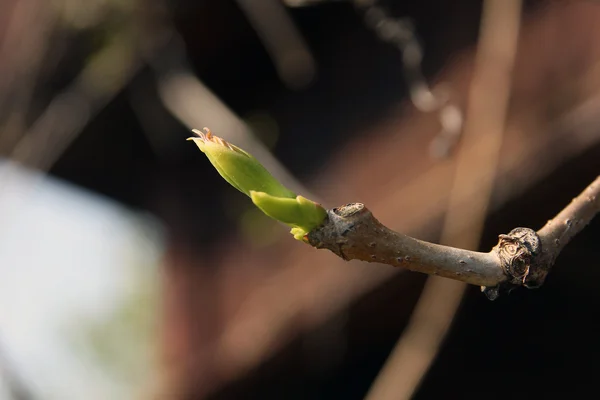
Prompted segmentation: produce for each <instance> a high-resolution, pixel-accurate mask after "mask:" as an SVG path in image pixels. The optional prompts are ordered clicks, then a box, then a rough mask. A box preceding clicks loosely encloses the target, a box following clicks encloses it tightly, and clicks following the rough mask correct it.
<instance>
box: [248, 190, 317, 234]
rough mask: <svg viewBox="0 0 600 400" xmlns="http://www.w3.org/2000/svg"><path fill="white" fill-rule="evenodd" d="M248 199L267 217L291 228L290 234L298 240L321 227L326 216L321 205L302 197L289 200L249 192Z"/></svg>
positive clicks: (262, 193)
mask: <svg viewBox="0 0 600 400" xmlns="http://www.w3.org/2000/svg"><path fill="white" fill-rule="evenodd" d="M250 197H251V198H252V202H253V203H254V204H255V205H256V206H257V207H258V208H260V210H261V211H262V212H264V213H265V214H267V215H268V216H269V217H271V218H274V219H276V220H278V221H281V222H283V223H285V224H288V225H289V226H291V227H292V231H291V232H292V234H293V235H294V238H296V239H298V240H304V236H305V235H306V234H307V233H308V232H310V231H312V230H313V229H315V228H316V227H318V226H319V225H321V223H322V222H323V220H324V219H325V217H326V216H327V212H326V211H325V209H324V208H323V207H321V205H319V204H317V203H315V202H314V201H312V200H309V199H307V198H306V197H302V196H296V198H293V199H290V198H285V197H275V196H271V195H270V194H268V193H264V192H255V191H251V192H250Z"/></svg>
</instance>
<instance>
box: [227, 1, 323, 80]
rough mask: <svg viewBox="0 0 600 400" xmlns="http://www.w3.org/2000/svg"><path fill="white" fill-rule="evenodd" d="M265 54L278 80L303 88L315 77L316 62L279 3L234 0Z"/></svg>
mask: <svg viewBox="0 0 600 400" xmlns="http://www.w3.org/2000/svg"><path fill="white" fill-rule="evenodd" d="M237 3H238V5H239V6H240V8H241V9H242V11H243V12H244V14H246V18H248V21H250V23H251V24H252V27H253V28H254V30H255V31H256V34H257V35H258V36H259V37H260V39H261V42H262V44H263V45H264V46H265V49H266V51H267V52H268V53H269V55H270V57H271V59H272V60H273V63H274V64H275V68H276V70H277V74H278V75H279V78H280V79H281V80H282V81H283V83H285V84H286V85H287V86H288V87H289V88H291V89H303V88H305V87H306V86H307V85H309V84H310V83H311V82H312V81H313V79H314V78H315V75H316V69H317V66H316V61H315V59H314V57H313V55H312V54H311V52H310V50H309V48H308V46H307V45H306V42H305V40H304V38H303V37H302V35H301V34H300V32H299V31H298V29H297V28H296V25H295V24H294V21H292V19H291V18H290V16H289V14H288V12H287V10H286V9H285V7H284V6H283V5H282V4H281V2H280V0H261V1H255V0H237Z"/></svg>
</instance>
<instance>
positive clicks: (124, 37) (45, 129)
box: [11, 34, 142, 169]
mask: <svg viewBox="0 0 600 400" xmlns="http://www.w3.org/2000/svg"><path fill="white" fill-rule="evenodd" d="M135 54H136V51H135V46H134V40H133V38H132V37H131V35H128V34H115V36H114V39H113V41H112V43H111V44H109V45H108V46H107V47H106V48H104V49H103V50H101V51H100V53H98V54H97V55H96V56H95V57H94V58H92V60H91V61H90V62H89V64H88V65H87V66H86V67H85V68H84V69H83V70H82V71H81V73H80V74H79V76H78V77H77V78H76V80H75V82H74V83H73V84H72V85H71V86H70V87H68V88H67V89H65V90H64V91H63V92H62V93H60V94H58V95H57V96H55V97H54V99H53V100H52V101H51V102H50V104H49V105H48V107H47V108H46V109H45V110H44V112H43V113H42V115H41V116H40V117H39V118H38V119H37V120H36V121H35V122H34V123H33V125H32V127H31V129H29V131H28V132H26V133H25V135H24V136H23V137H22V138H21V139H20V140H19V142H18V143H17V144H16V146H15V148H14V150H13V152H12V154H11V158H12V159H13V160H15V161H19V162H21V163H23V164H27V165H30V166H33V167H36V168H39V169H47V168H49V167H50V166H51V165H52V164H53V163H54V162H55V161H56V159H57V158H58V157H59V156H60V154H62V152H63V151H64V150H65V149H66V148H67V147H68V146H69V145H70V144H71V142H72V141H73V140H74V139H75V138H76V136H77V134H78V133H79V132H80V131H81V130H82V129H83V127H84V126H85V125H86V124H87V123H88V121H89V120H90V119H91V118H92V117H93V116H94V115H95V114H97V113H98V112H99V111H100V110H101V109H102V108H103V107H104V106H105V105H106V104H108V102H109V101H110V100H112V98H113V97H114V96H115V95H116V94H117V93H119V91H121V90H122V89H123V88H124V87H125V85H126V84H127V83H128V82H129V80H130V79H131V77H132V76H133V75H134V73H135V72H136V71H137V70H138V69H139V68H140V67H141V65H142V63H141V60H140V58H139V57H136V55H135Z"/></svg>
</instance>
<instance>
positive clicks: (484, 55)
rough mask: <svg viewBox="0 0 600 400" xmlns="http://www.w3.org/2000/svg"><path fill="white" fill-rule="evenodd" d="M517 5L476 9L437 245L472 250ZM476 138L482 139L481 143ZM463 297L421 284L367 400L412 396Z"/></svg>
mask: <svg viewBox="0 0 600 400" xmlns="http://www.w3.org/2000/svg"><path fill="white" fill-rule="evenodd" d="M521 6H522V5H521V1H520V0H510V1H506V0H487V1H486V2H484V6H483V10H482V20H481V28H480V39H479V44H478V49H477V54H476V61H475V71H474V74H473V78H472V79H473V80H472V83H471V87H470V93H469V105H468V111H467V116H468V117H467V121H466V125H465V128H464V132H463V138H462V146H461V148H460V150H459V153H458V155H457V165H456V170H455V175H454V177H455V180H454V184H453V188H452V191H451V194H450V200H449V204H448V211H447V214H446V220H445V223H444V228H443V230H442V238H441V242H442V243H443V244H448V245H452V246H454V247H460V248H467V249H468V248H473V249H475V248H477V246H478V244H479V240H480V236H481V232H482V230H483V223H484V220H485V217H486V213H487V209H488V205H489V199H490V197H491V192H492V188H493V183H494V176H495V173H496V168H497V163H498V161H497V160H498V157H499V154H500V148H501V143H502V136H503V133H504V129H505V128H504V124H505V119H506V113H507V108H508V101H509V97H510V85H511V75H512V69H513V64H514V59H515V54H516V48H517V39H518V32H519V24H520V14H521ZM478 136H481V137H485V138H486V139H487V140H485V141H484V142H481V141H479V140H478V139H479V138H478ZM474 146H477V147H475V148H474ZM471 185H477V186H478V190H479V192H478V193H479V194H478V196H475V197H471V198H469V199H468V201H466V202H465V201H462V199H461V196H462V193H463V192H464V191H465V188H466V187H468V186H471ZM464 290H465V285H464V284H459V283H456V282H453V281H448V280H442V278H436V277H431V278H429V279H428V282H427V284H426V286H425V288H424V290H423V294H422V295H421V296H422V297H421V299H420V300H419V303H418V304H417V306H416V308H415V311H414V312H413V316H412V317H411V320H410V322H409V326H408V327H407V328H406V331H405V333H404V335H403V336H402V337H401V338H400V340H399V342H398V344H397V345H396V347H395V348H394V350H393V351H392V354H391V355H390V358H389V359H388V361H386V365H384V367H383V369H382V371H381V373H380V375H379V376H378V377H377V378H376V380H375V382H374V383H373V386H372V387H371V389H370V391H369V394H368V395H367V399H370V400H384V399H391V398H393V399H405V398H410V397H411V396H412V394H413V393H414V392H415V390H416V389H417V388H418V386H419V384H420V382H421V381H422V379H423V377H424V376H425V374H426V373H427V370H428V369H429V366H430V365H431V362H432V361H433V359H434V358H435V356H436V354H437V351H438V349H439V347H440V345H441V343H442V341H443V339H444V337H445V336H446V333H447V331H448V329H449V328H450V324H451V323H452V320H453V319H454V315H455V313H456V310H457V309H458V306H459V305H460V302H461V299H462V296H463V293H464Z"/></svg>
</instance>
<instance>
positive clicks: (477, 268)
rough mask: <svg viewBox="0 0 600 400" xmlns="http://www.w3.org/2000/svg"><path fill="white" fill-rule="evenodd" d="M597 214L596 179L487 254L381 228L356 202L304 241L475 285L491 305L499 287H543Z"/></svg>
mask: <svg viewBox="0 0 600 400" xmlns="http://www.w3.org/2000/svg"><path fill="white" fill-rule="evenodd" d="M599 212H600V176H598V178H596V180H594V182H592V183H591V184H590V185H589V186H588V187H587V188H586V189H585V190H584V191H583V192H582V193H581V194H580V195H579V196H577V197H576V198H574V199H573V201H572V202H571V204H569V205H568V206H567V207H565V208H564V209H563V210H562V211H561V212H560V213H559V214H558V215H557V216H556V217H555V218H554V219H552V220H550V221H548V223H547V224H546V225H545V226H544V227H543V228H542V229H540V230H539V231H538V232H535V231H534V230H532V229H529V228H515V229H513V230H512V231H511V232H510V233H509V234H507V235H500V236H499V242H498V244H497V245H496V246H494V248H493V249H492V250H491V251H490V252H489V253H482V252H476V251H469V250H463V249H458V248H454V247H448V246H442V245H438V244H433V243H429V242H425V241H421V240H418V239H414V238H412V237H410V236H406V235H403V234H401V233H397V232H394V231H392V230H390V229H388V228H387V227H385V226H384V225H383V224H381V223H380V222H379V221H378V220H377V219H376V218H375V217H374V216H373V214H372V213H371V212H370V211H369V210H368V209H367V207H365V205H364V204H361V203H351V204H347V205H344V206H341V207H338V208H334V209H332V210H328V211H327V214H328V217H327V219H326V220H325V222H324V223H323V225H322V226H321V227H319V228H317V229H315V230H313V231H312V232H310V233H309V234H308V235H307V239H308V242H309V243H310V244H311V245H312V246H314V247H316V248H318V249H321V248H325V249H329V250H331V251H332V252H333V253H335V254H337V255H338V256H339V257H341V258H343V259H344V260H353V259H357V260H362V261H368V262H378V263H382V264H388V265H392V266H396V267H404V268H407V269H409V270H411V271H417V272H423V273H426V274H430V275H439V276H443V277H446V278H450V279H455V280H459V281H463V282H466V283H469V284H472V285H480V286H483V287H484V288H482V289H483V290H484V292H485V294H486V295H487V296H488V297H489V298H490V299H491V300H494V299H495V298H497V297H498V294H499V291H500V289H501V288H506V289H511V288H513V287H515V286H525V287H528V288H533V287H539V286H541V285H542V284H543V282H544V280H545V278H546V276H547V274H548V272H549V271H550V268H551V267H552V265H553V264H554V261H555V260H556V258H557V257H558V254H559V253H560V251H561V250H562V249H563V248H564V246H565V245H566V244H567V243H568V242H569V241H570V240H571V239H572V238H573V237H574V236H575V235H576V234H577V233H579V232H580V231H581V230H582V229H583V228H584V227H585V225H587V224H588V223H589V222H590V221H591V220H592V218H594V216H595V215H596V214H597V213H599Z"/></svg>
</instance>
